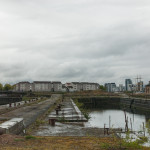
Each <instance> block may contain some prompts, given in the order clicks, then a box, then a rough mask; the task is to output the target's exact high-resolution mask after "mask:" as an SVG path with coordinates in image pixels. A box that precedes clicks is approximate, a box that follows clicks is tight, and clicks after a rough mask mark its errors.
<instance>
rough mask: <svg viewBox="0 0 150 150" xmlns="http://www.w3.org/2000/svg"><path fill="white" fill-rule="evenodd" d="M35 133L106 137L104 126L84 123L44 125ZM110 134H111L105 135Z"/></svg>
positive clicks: (39, 134)
mask: <svg viewBox="0 0 150 150" xmlns="http://www.w3.org/2000/svg"><path fill="white" fill-rule="evenodd" d="M33 135H36V136H97V137H104V130H103V129H102V128H91V127H85V126H84V123H78V124H75V123H72V124H71V123H60V122H56V125H55V126H50V125H43V126H40V128H39V129H38V131H35V132H34V133H33ZM105 136H109V135H105Z"/></svg>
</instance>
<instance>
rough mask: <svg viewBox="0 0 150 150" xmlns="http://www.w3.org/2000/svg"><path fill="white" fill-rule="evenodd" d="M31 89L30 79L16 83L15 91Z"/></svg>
mask: <svg viewBox="0 0 150 150" xmlns="http://www.w3.org/2000/svg"><path fill="white" fill-rule="evenodd" d="M31 89H32V87H31V83H30V82H28V81H23V82H19V83H16V84H15V85H14V91H20V92H27V91H30V90H31Z"/></svg>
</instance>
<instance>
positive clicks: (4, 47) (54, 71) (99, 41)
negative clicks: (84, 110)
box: [0, 0, 150, 85]
mask: <svg viewBox="0 0 150 150" xmlns="http://www.w3.org/2000/svg"><path fill="white" fill-rule="evenodd" d="M0 20H1V23H0V41H1V42H0V82H1V83H3V84H5V83H10V84H14V83H16V82H19V81H30V82H32V81H49V80H50V81H61V82H63V83H65V82H73V81H74V82H76V81H78V82H85V81H87V82H97V83H100V84H105V83H110V82H115V83H116V84H117V85H118V84H125V79H128V78H129V79H131V80H132V81H133V83H135V81H134V78H136V76H137V75H141V76H142V78H143V79H142V80H143V81H144V84H148V82H149V80H150V69H149V64H150V59H149V53H150V42H149V39H150V1H148V0H142V1H141V0H132V1H131V0H121V1H119V0H113V1H112V0H94V1H93V0H86V1H85V0H80V1H74V0H57V1H53V0H44V1H43V0H32V1H31V0H24V1H23V0H19V1H18V0H13V1H12V0H5V1H0Z"/></svg>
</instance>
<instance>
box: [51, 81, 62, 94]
mask: <svg viewBox="0 0 150 150" xmlns="http://www.w3.org/2000/svg"><path fill="white" fill-rule="evenodd" d="M52 91H53V92H60V91H62V83H61V82H60V81H53V82H52Z"/></svg>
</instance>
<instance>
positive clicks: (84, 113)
mask: <svg viewBox="0 0 150 150" xmlns="http://www.w3.org/2000/svg"><path fill="white" fill-rule="evenodd" d="M74 102H75V104H76V105H77V107H78V108H79V109H80V111H81V112H82V114H83V115H84V116H85V118H86V119H87V120H89V119H90V115H89V110H88V109H87V108H85V107H84V104H83V103H80V102H79V101H78V99H74Z"/></svg>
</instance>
